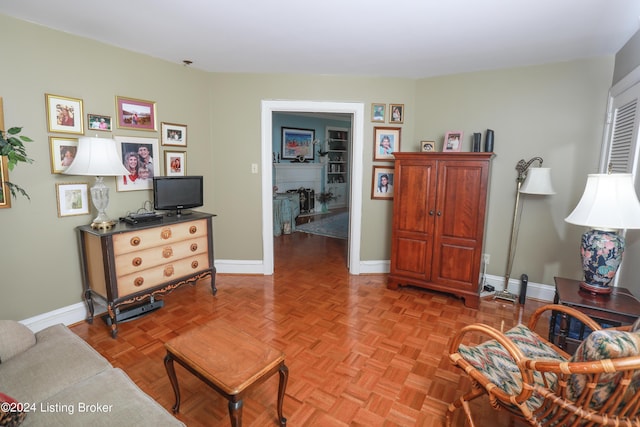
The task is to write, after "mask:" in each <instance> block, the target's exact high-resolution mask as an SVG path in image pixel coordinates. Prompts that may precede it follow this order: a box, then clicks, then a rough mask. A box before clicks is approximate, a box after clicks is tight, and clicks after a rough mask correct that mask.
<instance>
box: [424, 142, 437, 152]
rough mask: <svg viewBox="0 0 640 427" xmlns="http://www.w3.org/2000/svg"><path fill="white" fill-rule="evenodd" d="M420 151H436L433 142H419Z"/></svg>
mask: <svg viewBox="0 0 640 427" xmlns="http://www.w3.org/2000/svg"><path fill="white" fill-rule="evenodd" d="M420 151H425V152H433V151H436V142H435V141H420Z"/></svg>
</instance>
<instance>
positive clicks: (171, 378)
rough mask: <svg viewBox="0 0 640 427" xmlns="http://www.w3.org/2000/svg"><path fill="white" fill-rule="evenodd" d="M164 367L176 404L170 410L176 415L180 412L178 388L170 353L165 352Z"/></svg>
mask: <svg viewBox="0 0 640 427" xmlns="http://www.w3.org/2000/svg"><path fill="white" fill-rule="evenodd" d="M164 367H165V369H166V370H167V375H168V376H169V381H171V386H172V387H173V393H174V394H175V396H176V403H175V405H173V408H172V409H173V413H174V414H177V413H178V411H179V410H180V387H178V377H176V370H175V368H174V366H173V357H171V353H169V352H167V355H166V356H165V357H164Z"/></svg>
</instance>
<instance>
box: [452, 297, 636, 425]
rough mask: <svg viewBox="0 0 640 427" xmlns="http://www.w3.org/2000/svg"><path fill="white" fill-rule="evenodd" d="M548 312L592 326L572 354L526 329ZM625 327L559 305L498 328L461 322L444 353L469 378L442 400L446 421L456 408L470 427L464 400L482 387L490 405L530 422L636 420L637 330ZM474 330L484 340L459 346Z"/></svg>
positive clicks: (617, 422) (473, 337)
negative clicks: (462, 390) (607, 325)
mask: <svg viewBox="0 0 640 427" xmlns="http://www.w3.org/2000/svg"><path fill="white" fill-rule="evenodd" d="M550 310H553V311H556V312H562V313H566V314H567V315H568V316H571V317H573V318H575V319H576V320H579V321H580V322H582V323H583V324H584V325H585V326H587V327H589V328H590V329H592V330H593V332H592V333H591V334H590V335H589V336H588V337H587V338H586V339H585V340H584V341H582V343H581V344H580V346H579V347H578V349H577V350H576V352H575V354H574V355H573V356H570V355H569V354H567V353H566V352H564V351H562V350H561V349H559V348H558V347H556V346H555V345H553V344H552V343H550V342H549V341H548V340H546V339H544V338H542V337H540V336H539V335H538V334H536V333H535V332H533V331H535V328H536V324H537V323H538V320H539V319H540V318H541V316H542V315H543V313H545V312H549V311H550ZM547 314H548V313H547ZM636 323H638V322H636ZM630 330H631V327H629V326H627V327H622V328H613V329H602V328H601V327H600V326H599V325H598V324H597V323H596V322H595V321H593V320H592V319H591V318H589V317H588V316H586V315H584V314H582V313H581V312H579V311H577V310H574V309H572V308H570V307H565V306H562V305H546V306H544V307H541V308H539V309H538V310H536V311H535V312H534V314H533V315H532V316H531V319H530V320H529V323H528V325H527V326H524V325H518V326H516V327H514V328H513V329H511V330H509V331H508V332H505V333H502V332H500V331H498V330H496V329H494V328H491V327H489V326H486V325H482V324H474V325H468V326H466V327H464V328H463V329H462V330H461V331H460V332H459V333H458V334H457V335H456V336H455V337H454V339H453V342H452V343H451V346H450V351H449V353H450V355H449V357H450V359H451V361H452V362H453V364H454V365H456V366H458V367H459V368H461V369H462V370H463V371H465V372H466V374H467V375H468V376H469V377H470V379H471V385H472V387H471V390H470V391H469V392H468V393H466V394H464V395H463V396H461V397H460V398H458V399H457V400H455V401H454V402H453V403H451V404H450V405H449V408H448V411H447V426H451V421H452V418H453V413H454V412H455V411H456V410H457V409H459V408H463V410H464V412H465V414H466V417H467V420H468V422H469V424H470V425H471V426H474V425H475V424H474V422H473V419H472V416H471V410H470V406H469V403H468V402H469V401H471V400H473V399H475V398H477V397H479V396H481V395H483V394H485V393H486V394H487V395H488V396H489V402H490V404H491V406H492V407H493V408H495V409H500V408H503V409H506V410H508V411H509V412H511V413H513V414H514V415H515V416H516V417H518V418H520V419H523V420H525V421H527V422H529V424H531V425H533V426H578V425H579V426H593V425H605V426H620V427H626V426H628V427H631V426H634V427H638V426H640V332H631V331H630ZM478 334H480V336H485V337H486V336H488V337H490V338H491V339H490V340H488V341H485V342H483V343H481V344H478V345H475V346H471V345H463V344H462V342H463V341H465V343H470V342H471V341H472V340H475V342H477V340H478V337H479V335H478Z"/></svg>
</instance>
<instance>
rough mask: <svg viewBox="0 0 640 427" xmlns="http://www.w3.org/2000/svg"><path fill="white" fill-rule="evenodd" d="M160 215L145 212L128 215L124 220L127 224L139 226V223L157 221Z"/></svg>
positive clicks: (160, 217)
mask: <svg viewBox="0 0 640 427" xmlns="http://www.w3.org/2000/svg"><path fill="white" fill-rule="evenodd" d="M161 219H162V215H160V214H158V213H155V212H145V213H139V214H130V215H129V216H127V217H125V218H124V221H125V222H126V223H127V224H140V223H141V222H150V221H159V220H161Z"/></svg>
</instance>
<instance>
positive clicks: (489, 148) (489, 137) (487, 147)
mask: <svg viewBox="0 0 640 427" xmlns="http://www.w3.org/2000/svg"><path fill="white" fill-rule="evenodd" d="M484 151H485V152H487V153H493V130H491V129H487V134H486V135H485V137H484Z"/></svg>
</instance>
